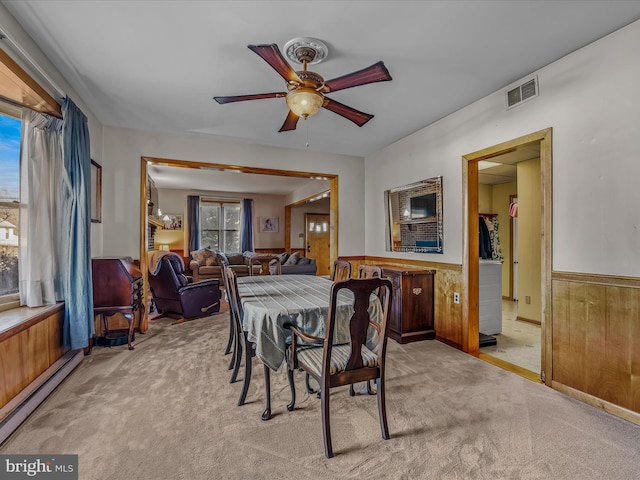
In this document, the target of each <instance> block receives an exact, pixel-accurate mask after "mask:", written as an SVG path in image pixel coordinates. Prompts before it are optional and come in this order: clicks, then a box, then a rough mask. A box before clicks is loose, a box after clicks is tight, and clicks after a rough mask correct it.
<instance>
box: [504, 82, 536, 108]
mask: <svg viewBox="0 0 640 480" xmlns="http://www.w3.org/2000/svg"><path fill="white" fill-rule="evenodd" d="M505 93H506V100H507V110H509V109H510V108H513V107H515V106H516V105H520V104H521V103H524V102H526V101H527V100H531V99H532V98H535V97H537V96H538V77H537V75H534V76H533V77H528V78H526V79H524V80H522V81H520V82H518V83H517V84H516V86H515V87H514V86H511V87H507V90H506V91H505Z"/></svg>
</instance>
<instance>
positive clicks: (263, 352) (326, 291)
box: [237, 275, 382, 420]
mask: <svg viewBox="0 0 640 480" xmlns="http://www.w3.org/2000/svg"><path fill="white" fill-rule="evenodd" d="M237 283H238V295H239V297H240V303H241V305H242V311H243V318H242V328H243V330H244V331H245V332H246V333H247V338H248V340H249V341H250V342H253V343H254V345H255V353H256V356H257V357H258V358H259V359H260V360H261V361H262V363H263V364H264V366H265V369H264V370H265V384H266V385H265V386H266V397H267V398H266V407H265V410H264V412H263V414H262V419H263V420H268V419H269V418H271V395H270V371H271V370H273V371H277V370H278V369H279V368H280V367H281V365H282V364H283V363H284V360H285V357H286V351H287V348H288V345H289V344H290V342H291V333H290V330H289V329H288V328H287V327H285V325H286V324H293V325H295V326H296V327H297V328H298V329H300V330H302V331H303V332H305V333H306V334H309V335H313V336H317V337H323V336H324V333H325V327H326V322H327V318H328V315H329V299H330V292H331V287H332V285H333V281H331V280H329V279H328V278H326V277H320V276H314V275H269V276H267V275H265V276H250V277H240V278H238V279H237ZM369 313H370V315H371V318H372V320H373V321H376V322H377V321H379V319H381V318H382V305H381V303H380V300H379V299H378V297H377V296H376V295H372V296H371V302H370V306H369ZM352 314H353V294H352V293H351V292H350V291H349V290H342V291H340V292H339V293H338V296H337V305H336V326H335V337H334V343H348V342H349V319H350V317H351V315H352ZM367 343H368V344H371V345H375V344H377V343H378V333H377V331H376V330H375V329H373V328H370V329H369V337H368V340H367Z"/></svg>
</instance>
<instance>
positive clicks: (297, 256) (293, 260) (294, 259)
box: [284, 252, 300, 265]
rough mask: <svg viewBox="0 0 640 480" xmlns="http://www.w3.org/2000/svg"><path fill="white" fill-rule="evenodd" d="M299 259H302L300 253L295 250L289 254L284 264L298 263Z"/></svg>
mask: <svg viewBox="0 0 640 480" xmlns="http://www.w3.org/2000/svg"><path fill="white" fill-rule="evenodd" d="M299 259H300V254H299V253H298V252H294V253H292V254H291V255H290V256H289V258H288V259H287V261H286V262H284V265H295V264H296V263H298V260H299Z"/></svg>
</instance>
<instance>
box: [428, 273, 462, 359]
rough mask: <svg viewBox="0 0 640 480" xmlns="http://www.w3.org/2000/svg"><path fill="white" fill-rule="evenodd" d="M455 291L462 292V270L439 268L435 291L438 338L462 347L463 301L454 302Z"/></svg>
mask: <svg viewBox="0 0 640 480" xmlns="http://www.w3.org/2000/svg"><path fill="white" fill-rule="evenodd" d="M454 292H459V293H460V292H462V272H459V271H455V270H449V269H439V270H437V271H436V276H435V293H434V301H435V328H436V338H437V339H439V340H443V341H445V342H446V343H448V344H449V345H453V346H455V347H456V348H462V303H454V302H453V294H454Z"/></svg>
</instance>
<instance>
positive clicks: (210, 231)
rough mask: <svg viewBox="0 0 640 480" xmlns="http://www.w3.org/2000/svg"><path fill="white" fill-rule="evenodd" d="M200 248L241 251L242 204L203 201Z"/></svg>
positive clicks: (201, 206)
mask: <svg viewBox="0 0 640 480" xmlns="http://www.w3.org/2000/svg"><path fill="white" fill-rule="evenodd" d="M200 246H201V247H209V248H211V249H214V250H222V251H223V252H239V251H240V203H239V202H238V203H235V202H220V201H215V200H209V199H204V198H203V199H202V200H201V202H200Z"/></svg>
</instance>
